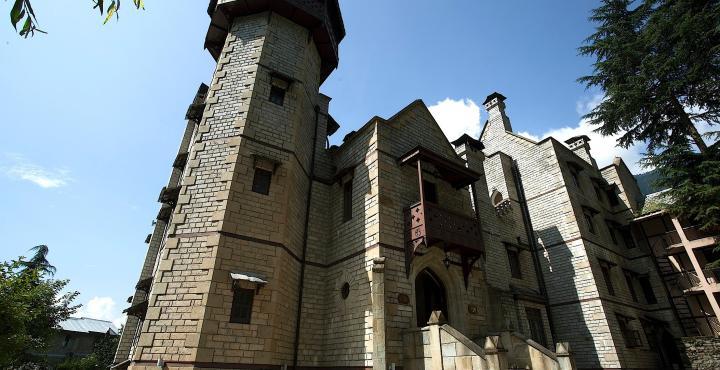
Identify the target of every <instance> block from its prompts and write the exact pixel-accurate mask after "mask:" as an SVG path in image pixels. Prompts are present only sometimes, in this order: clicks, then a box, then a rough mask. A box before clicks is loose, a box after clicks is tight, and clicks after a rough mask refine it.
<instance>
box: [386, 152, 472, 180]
mask: <svg viewBox="0 0 720 370" xmlns="http://www.w3.org/2000/svg"><path fill="white" fill-rule="evenodd" d="M399 161H400V163H401V164H414V163H416V162H417V161H423V162H427V163H430V164H432V165H434V166H435V168H437V170H438V172H439V173H440V177H441V178H442V179H443V180H445V181H447V182H449V183H450V184H451V185H452V186H453V187H454V188H456V189H459V188H462V187H465V186H468V185H470V184H472V183H473V182H475V181H477V180H478V179H480V174H479V173H477V172H475V171H473V170H471V169H469V168H467V167H465V166H463V165H461V164H459V163H456V162H453V161H451V160H449V159H446V158H444V157H443V156H441V155H439V154H437V153H435V152H433V151H431V150H429V149H425V148H423V147H421V146H418V147H416V148H415V149H413V150H411V151H409V152H407V153H405V154H404V155H402V156H400V159H399Z"/></svg>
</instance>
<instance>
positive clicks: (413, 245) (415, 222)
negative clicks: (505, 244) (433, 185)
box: [405, 202, 485, 285]
mask: <svg viewBox="0 0 720 370" xmlns="http://www.w3.org/2000/svg"><path fill="white" fill-rule="evenodd" d="M481 233H482V231H481V228H480V222H479V221H478V220H477V219H476V218H475V217H469V216H465V215H462V214H459V213H456V212H452V211H449V210H446V209H443V208H441V207H439V206H438V205H435V204H432V203H428V202H418V203H415V204H413V205H411V206H410V207H408V208H406V209H405V235H406V240H407V243H406V247H405V254H406V260H405V261H406V269H407V271H408V272H409V271H410V264H411V263H412V259H413V257H414V256H415V254H416V252H417V251H418V248H420V247H422V246H426V247H433V246H438V247H440V248H442V249H443V250H444V251H445V252H449V251H454V252H457V253H458V254H460V256H461V263H462V268H463V276H464V277H465V284H466V285H467V278H468V275H469V274H470V270H471V269H472V265H473V264H474V263H475V262H476V261H477V260H478V258H480V257H481V256H482V255H484V253H485V249H484V246H483V239H482V235H481Z"/></svg>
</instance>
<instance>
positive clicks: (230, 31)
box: [116, 0, 345, 368]
mask: <svg viewBox="0 0 720 370" xmlns="http://www.w3.org/2000/svg"><path fill="white" fill-rule="evenodd" d="M208 13H209V15H210V17H211V25H210V28H209V30H208V33H207V38H206V43H205V47H206V48H207V49H208V51H209V52H210V53H211V54H212V56H213V57H214V58H215V59H216V60H217V67H216V69H215V72H214V75H213V78H212V82H211V84H210V86H209V90H208V91H207V97H206V98H205V99H204V110H202V111H201V112H202V114H200V111H198V108H199V107H200V108H201V109H203V102H202V101H200V102H195V103H196V104H194V105H192V106H191V110H190V111H189V112H188V120H189V126H188V127H189V134H188V135H187V136H188V138H187V139H188V140H186V142H185V143H184V146H183V147H181V149H180V152H181V153H180V154H181V155H183V154H184V155H186V156H187V160H186V164H185V163H181V164H180V165H178V166H177V167H178V168H179V170H178V171H179V173H176V174H175V175H178V174H179V175H180V176H176V177H179V179H180V180H179V182H177V183H176V184H172V181H171V184H170V185H169V187H168V188H164V189H163V192H162V194H161V199H160V201H161V202H163V203H164V204H166V205H165V206H163V207H164V208H163V209H164V210H165V217H163V218H162V219H161V218H160V217H159V219H161V221H160V222H159V223H158V225H159V227H160V228H159V229H158V230H160V231H159V232H156V233H154V234H153V235H152V236H151V239H150V240H149V243H150V245H151V247H152V246H155V247H154V248H150V250H149V252H148V258H147V259H146V267H149V268H144V269H143V274H144V275H143V276H141V281H140V283H143V284H140V283H139V284H138V293H136V294H135V296H134V298H133V304H134V305H133V307H131V309H130V312H129V313H130V314H132V315H133V316H132V317H133V318H134V317H138V318H139V319H137V320H136V319H133V320H129V321H128V326H127V327H126V331H125V332H124V333H123V339H122V342H123V344H122V345H121V348H120V349H119V351H118V358H116V363H123V361H124V365H127V366H130V367H132V368H144V367H152V368H155V367H157V366H159V364H161V363H163V364H165V363H166V364H167V366H188V365H189V366H193V367H202V368H227V367H233V366H237V364H255V365H256V366H262V365H264V366H266V367H271V368H280V367H282V366H283V365H287V366H292V365H293V364H294V363H296V362H297V356H298V355H297V353H298V347H299V343H300V340H301V339H300V322H299V320H298V318H299V311H300V310H301V307H302V298H301V297H302V296H303V289H304V288H303V283H302V282H303V281H304V279H303V278H304V274H305V255H306V251H307V240H308V222H307V220H308V215H309V212H310V206H309V204H310V202H311V197H312V193H313V192H312V191H311V188H312V179H313V174H314V172H315V168H316V166H318V164H316V158H317V155H316V154H317V153H320V152H321V151H323V150H324V149H325V147H324V144H325V141H326V136H327V135H328V134H329V133H331V132H332V131H333V129H334V128H335V126H334V125H335V123H334V121H333V120H331V119H328V115H327V109H328V103H329V98H327V97H325V96H324V95H321V94H320V93H319V86H320V84H321V83H322V82H323V81H324V80H325V79H326V78H327V77H328V75H329V74H330V73H331V72H332V71H333V70H334V69H335V68H336V66H337V63H338V43H339V42H340V41H341V40H342V38H343V37H344V35H345V31H344V27H343V21H342V18H341V14H340V10H339V6H338V3H337V0H330V1H323V0H254V1H246V0H242V1H241V0H220V1H217V0H215V1H211V3H210V6H209V9H208ZM193 111H194V112H193ZM328 131H329V132H328ZM184 152H186V153H184ZM179 158H180V156H179ZM173 185H175V186H173ZM153 267H154V268H153ZM141 288H142V289H144V291H145V293H143V292H142V291H141ZM131 321H132V322H131ZM180 364H182V365H180ZM263 368H264V367H263Z"/></svg>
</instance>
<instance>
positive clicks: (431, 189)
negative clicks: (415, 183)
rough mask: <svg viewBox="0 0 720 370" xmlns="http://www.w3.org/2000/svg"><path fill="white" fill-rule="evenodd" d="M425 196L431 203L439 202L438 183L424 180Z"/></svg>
mask: <svg viewBox="0 0 720 370" xmlns="http://www.w3.org/2000/svg"><path fill="white" fill-rule="evenodd" d="M423 198H424V199H425V201H426V202H430V203H437V202H438V193H437V185H435V184H434V183H432V182H430V181H427V180H423Z"/></svg>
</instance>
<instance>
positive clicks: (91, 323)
mask: <svg viewBox="0 0 720 370" xmlns="http://www.w3.org/2000/svg"><path fill="white" fill-rule="evenodd" d="M60 328H61V329H62V330H65V331H74V332H78V333H103V334H104V333H107V332H108V331H109V332H110V334H112V335H117V334H118V331H117V328H115V325H113V323H112V322H110V321H105V320H96V319H89V318H87V317H71V318H69V319H67V320H65V321H63V322H61V323H60Z"/></svg>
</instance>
